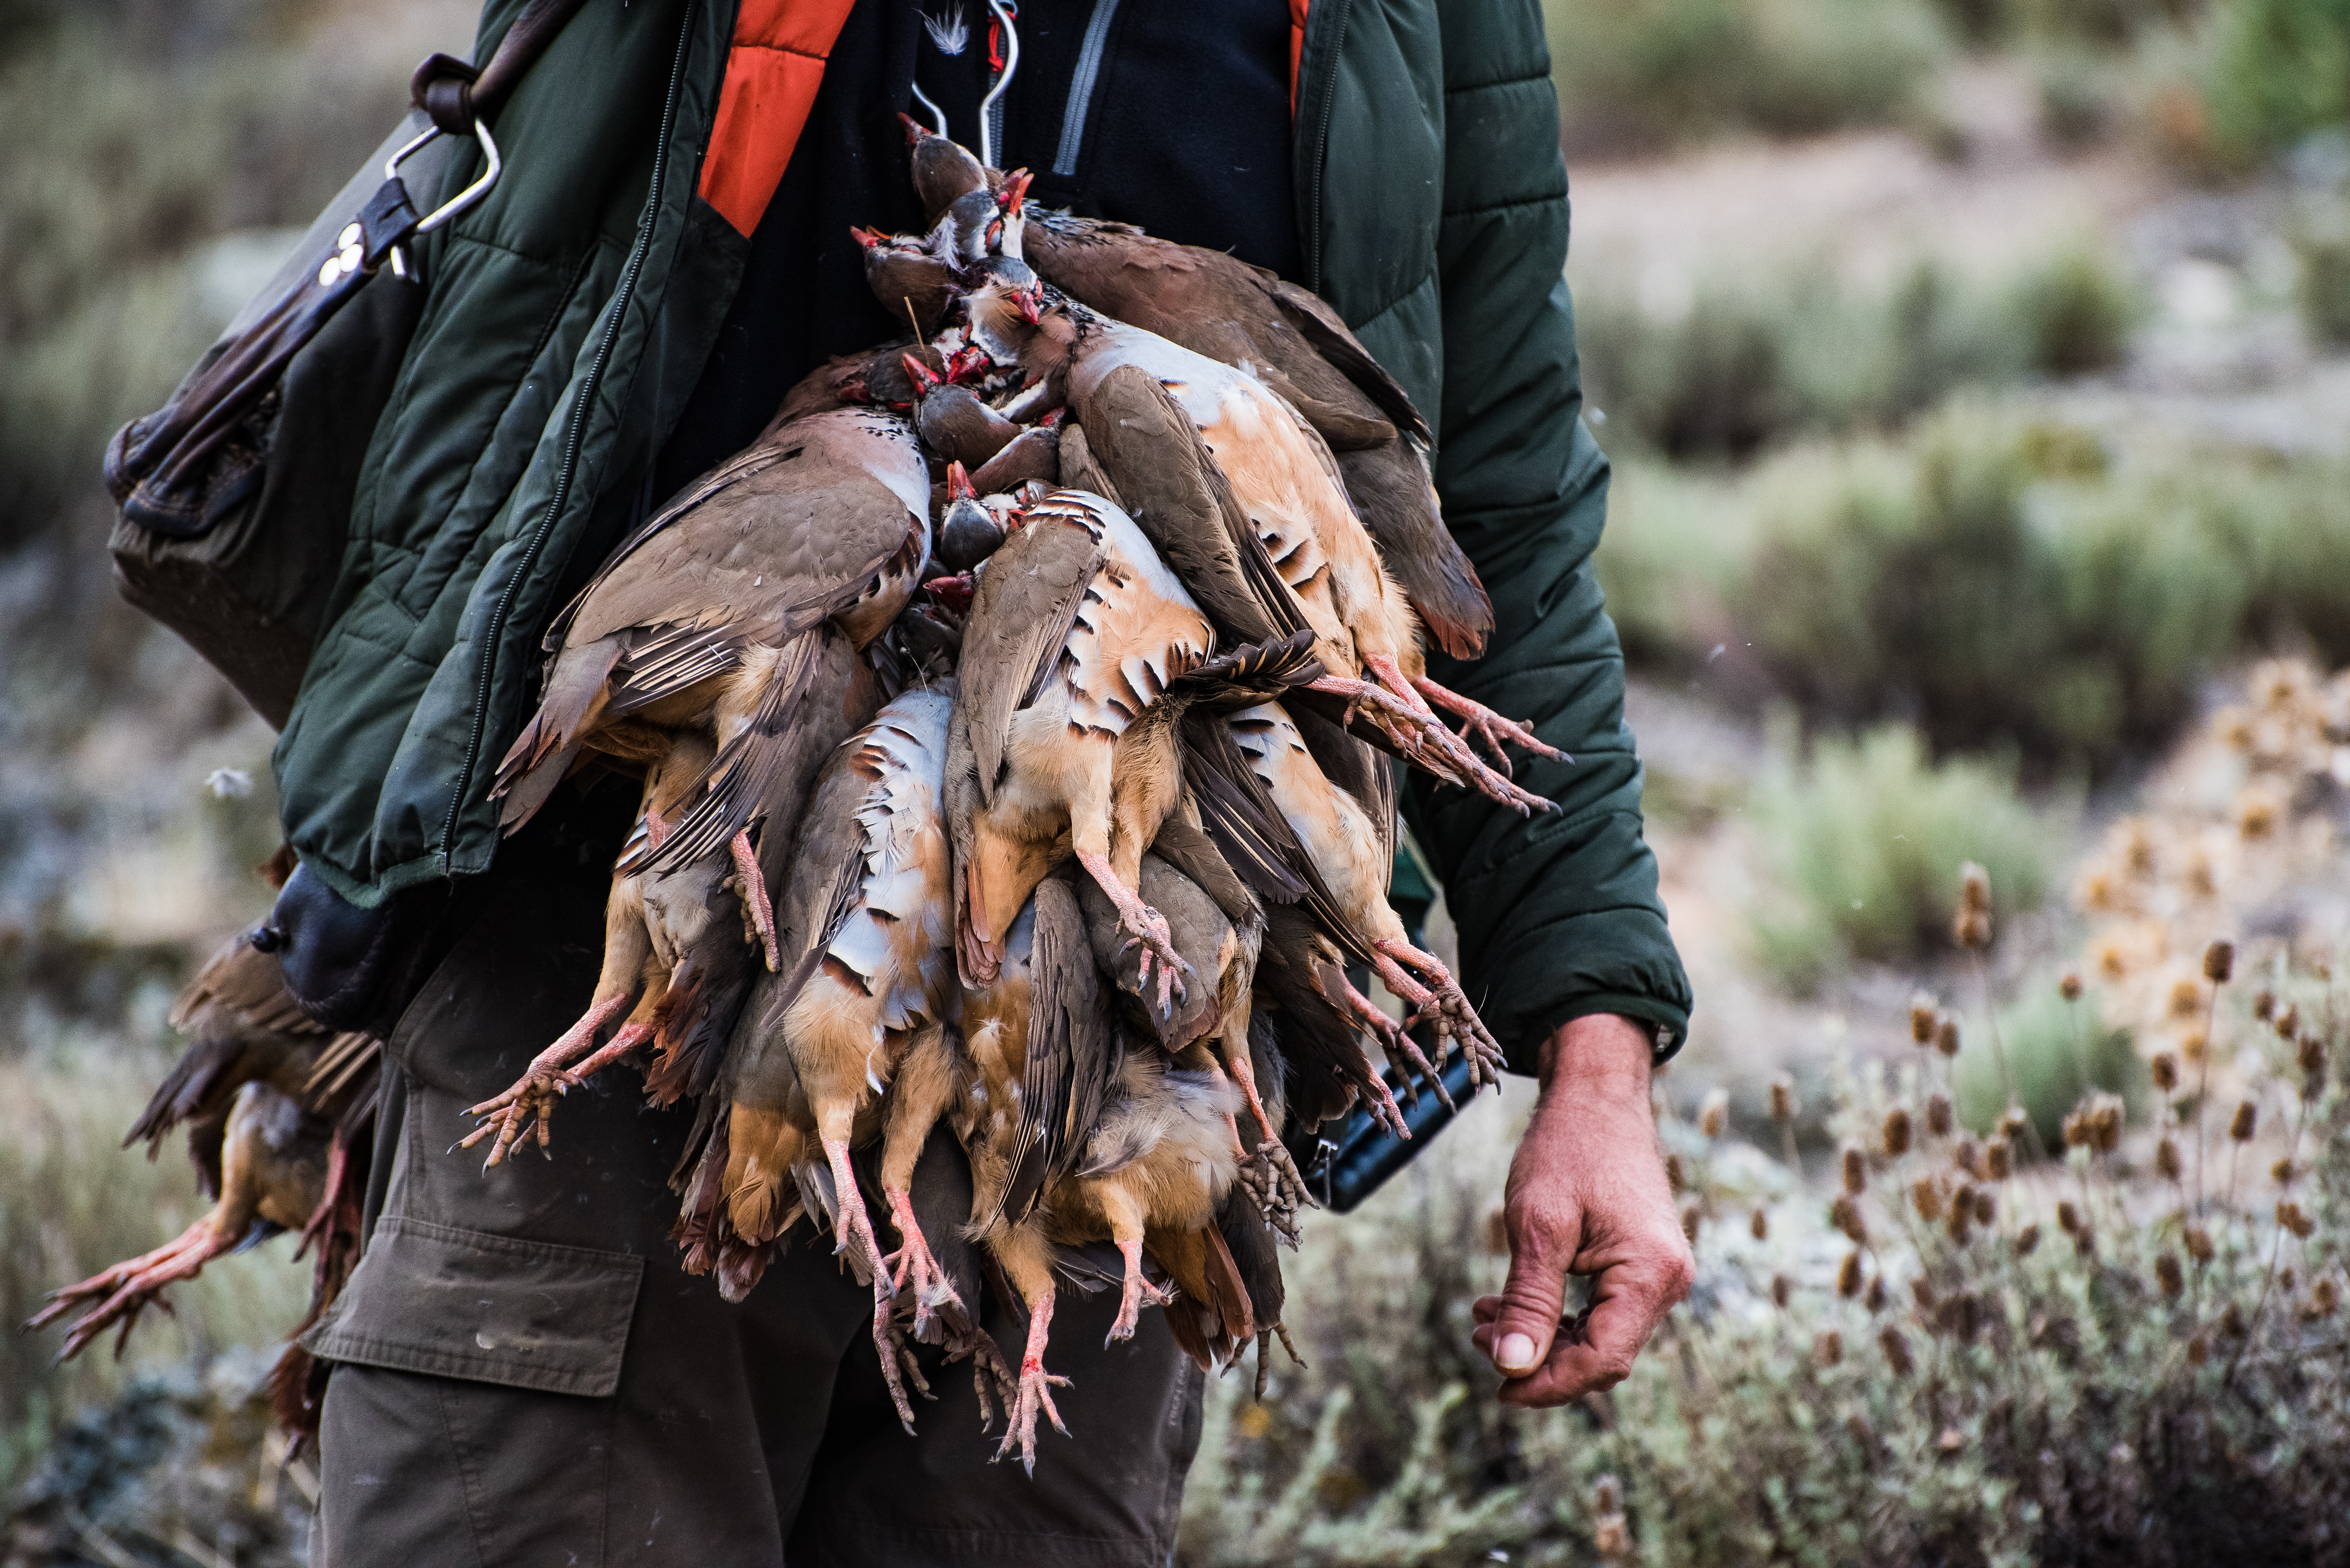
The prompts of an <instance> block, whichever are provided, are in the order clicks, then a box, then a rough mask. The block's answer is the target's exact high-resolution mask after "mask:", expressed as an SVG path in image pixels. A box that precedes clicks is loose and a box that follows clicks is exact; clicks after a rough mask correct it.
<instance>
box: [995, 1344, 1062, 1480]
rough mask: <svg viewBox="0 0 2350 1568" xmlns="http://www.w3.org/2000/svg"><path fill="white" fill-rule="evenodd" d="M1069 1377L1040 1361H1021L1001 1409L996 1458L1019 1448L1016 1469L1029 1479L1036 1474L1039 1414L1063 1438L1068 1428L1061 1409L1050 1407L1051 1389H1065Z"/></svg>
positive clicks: (1006, 1456) (1003, 1456)
mask: <svg viewBox="0 0 2350 1568" xmlns="http://www.w3.org/2000/svg"><path fill="white" fill-rule="evenodd" d="M1068 1386H1069V1380H1068V1379H1067V1378H1066V1377H1061V1376H1055V1375H1054V1374H1052V1373H1049V1372H1046V1371H1045V1366H1044V1363H1042V1362H1041V1361H1029V1360H1024V1361H1022V1362H1021V1364H1020V1381H1019V1384H1018V1386H1017V1387H1016V1389H1015V1391H1014V1395H1013V1398H1012V1403H1011V1407H1010V1408H1009V1409H1008V1410H1007V1411H1006V1412H1005V1414H1006V1417H1007V1420H1006V1423H1005V1426H1004V1431H1003V1443H1002V1444H1001V1445H1000V1446H999V1447H998V1448H997V1449H996V1450H995V1457H996V1458H997V1459H1006V1458H1009V1457H1010V1455H1011V1454H1012V1451H1013V1450H1014V1449H1018V1450H1019V1451H1020V1468H1021V1469H1024V1470H1025V1471H1027V1473H1028V1475H1029V1476H1030V1477H1031V1478H1032V1479H1033V1478H1034V1477H1035V1474H1036V1417H1037V1416H1038V1414H1039V1413H1042V1414H1043V1416H1044V1417H1045V1419H1046V1420H1049V1421H1051V1422H1052V1423H1053V1430H1055V1431H1056V1432H1058V1433H1060V1434H1061V1436H1063V1437H1065V1438H1066V1437H1067V1436H1068V1435H1069V1428H1066V1427H1065V1426H1063V1425H1062V1424H1061V1412H1060V1411H1059V1410H1057V1409H1055V1407H1054V1405H1053V1390H1054V1389H1055V1388H1066V1387H1068Z"/></svg>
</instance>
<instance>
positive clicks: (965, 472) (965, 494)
mask: <svg viewBox="0 0 2350 1568" xmlns="http://www.w3.org/2000/svg"><path fill="white" fill-rule="evenodd" d="M978 499H979V492H978V491H977V490H976V489H975V488H973V487H972V483H971V471H970V470H969V469H967V468H965V467H963V465H962V463H960V462H950V463H948V464H947V500H948V501H949V502H950V503H952V502H957V501H976V500H978Z"/></svg>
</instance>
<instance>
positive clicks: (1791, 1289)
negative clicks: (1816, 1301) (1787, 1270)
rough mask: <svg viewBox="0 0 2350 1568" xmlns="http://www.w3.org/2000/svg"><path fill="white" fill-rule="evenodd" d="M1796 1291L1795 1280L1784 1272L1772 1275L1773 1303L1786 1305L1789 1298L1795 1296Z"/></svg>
mask: <svg viewBox="0 0 2350 1568" xmlns="http://www.w3.org/2000/svg"><path fill="white" fill-rule="evenodd" d="M1794 1293H1795V1282H1794V1281H1793V1280H1791V1279H1789V1278H1788V1277H1787V1276H1786V1275H1784V1274H1773V1275H1772V1276H1771V1301H1772V1303H1773V1305H1775V1306H1781V1307H1783V1306H1785V1305H1786V1304H1787V1303H1788V1300H1789V1299H1790V1298H1791V1297H1793V1296H1794Z"/></svg>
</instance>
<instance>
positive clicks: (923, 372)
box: [898, 354, 946, 401]
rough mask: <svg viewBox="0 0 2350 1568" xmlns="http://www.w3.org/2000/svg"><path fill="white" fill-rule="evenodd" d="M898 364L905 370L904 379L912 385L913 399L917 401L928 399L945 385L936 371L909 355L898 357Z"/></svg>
mask: <svg viewBox="0 0 2350 1568" xmlns="http://www.w3.org/2000/svg"><path fill="white" fill-rule="evenodd" d="M898 363H899V364H900V365H903V366H904V367H905V368H906V379H908V380H909V381H911V382H913V383H914V397H915V400H917V401H920V400H921V399H923V398H927V397H929V396H930V395H931V393H932V392H934V391H936V390H937V389H939V388H941V387H942V386H944V385H946V382H945V380H944V379H941V377H940V375H939V373H938V372H937V371H936V370H933V369H931V368H930V367H929V366H928V365H925V364H923V363H922V362H921V361H920V359H918V358H915V357H914V356H913V355H911V354H900V355H899V356H898Z"/></svg>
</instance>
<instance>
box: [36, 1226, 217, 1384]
mask: <svg viewBox="0 0 2350 1568" xmlns="http://www.w3.org/2000/svg"><path fill="white" fill-rule="evenodd" d="M211 1220H212V1217H211V1216H210V1215H206V1216H205V1217H204V1218H203V1219H202V1220H197V1221H196V1222H195V1223H194V1224H192V1225H191V1226H189V1227H188V1228H187V1229H186V1230H185V1231H182V1232H181V1233H180V1234H179V1235H177V1236H175V1237H173V1238H172V1240H171V1241H166V1242H165V1243H163V1245H161V1246H160V1247H158V1248H156V1249H155V1250H154V1251H151V1252H145V1253H141V1254H140V1256H138V1257H136V1258H130V1259H126V1260H124V1261H123V1262H120V1263H117V1264H115V1265H114V1267H112V1268H110V1269H108V1270H106V1271H105V1272H102V1273H98V1274H93V1275H91V1276H90V1277H89V1278H88V1279H86V1280H84V1281H82V1282H80V1283H79V1284H73V1285H68V1286H66V1287H65V1289H63V1290H60V1291H52V1292H50V1293H49V1298H48V1301H47V1303H46V1304H44V1305H43V1306H42V1308H41V1310H40V1311H39V1312H37V1313H36V1314H33V1316H32V1317H31V1318H29V1319H28V1320H26V1324H25V1328H26V1332H27V1333H30V1332H33V1331H36V1330H39V1329H44V1328H47V1327H48V1326H49V1324H53V1323H55V1322H57V1319H59V1318H61V1317H63V1316H65V1315H66V1314H68V1313H69V1312H71V1311H73V1310H74V1309H75V1308H77V1307H78V1306H80V1305H82V1304H83V1303H87V1302H89V1301H92V1300H96V1301H97V1302H98V1304H97V1305H96V1306H94V1307H91V1308H90V1309H89V1310H88V1312H86V1313H83V1314H81V1316H79V1317H78V1318H76V1319H75V1320H74V1321H73V1324H71V1326H69V1327H68V1329H67V1331H66V1342H65V1344H64V1345H62V1346H60V1347H59V1348H58V1350H57V1360H58V1361H59V1362H60V1363H64V1362H68V1361H70V1360H72V1359H73V1358H74V1357H75V1356H77V1355H80V1354H81V1353H82V1352H83V1350H85V1349H87V1348H88V1345H89V1344H90V1342H91V1341H92V1340H95V1339H97V1338H98V1337H99V1335H101V1334H104V1333H105V1332H106V1331H107V1330H108V1329H109V1328H112V1327H117V1326H118V1325H119V1327H120V1332H119V1333H118V1334H116V1335H115V1341H114V1354H115V1356H116V1358H117V1359H118V1360H119V1359H120V1357H121V1355H122V1350H123V1346H124V1345H127V1344H128V1343H129V1342H130V1330H131V1328H132V1327H133V1325H135V1324H137V1323H138V1321H139V1315H140V1314H141V1313H143V1312H145V1311H146V1310H147V1309H148V1308H149V1307H151V1306H152V1307H158V1308H161V1310H162V1311H163V1312H164V1313H165V1314H170V1313H171V1311H172V1303H170V1302H168V1301H165V1300H164V1299H163V1296H162V1292H163V1288H164V1287H165V1286H167V1285H172V1284H176V1283H178V1282H180V1281H182V1280H192V1279H194V1278H195V1277H196V1275H197V1274H199V1273H201V1272H203V1266H204V1265H205V1264H206V1263H208V1262H211V1261H212V1260H213V1259H214V1258H217V1257H219V1256H220V1255H221V1254H222V1253H224V1252H226V1251H230V1250H231V1249H232V1248H234V1246H235V1244H236V1242H237V1241H238V1240H239V1238H237V1237H234V1236H224V1235H221V1234H219V1233H218V1232H217V1231H215V1230H214V1229H213V1225H212V1222H211Z"/></svg>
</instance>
